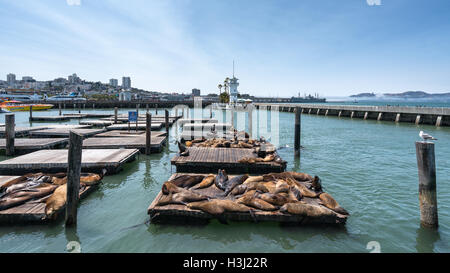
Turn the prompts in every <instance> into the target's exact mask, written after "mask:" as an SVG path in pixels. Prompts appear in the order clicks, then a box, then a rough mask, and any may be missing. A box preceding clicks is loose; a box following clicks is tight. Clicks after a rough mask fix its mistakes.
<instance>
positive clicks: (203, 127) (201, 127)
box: [183, 123, 233, 132]
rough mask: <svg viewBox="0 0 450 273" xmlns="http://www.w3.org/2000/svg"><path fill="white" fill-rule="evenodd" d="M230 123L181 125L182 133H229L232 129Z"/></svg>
mask: <svg viewBox="0 0 450 273" xmlns="http://www.w3.org/2000/svg"><path fill="white" fill-rule="evenodd" d="M232 127H233V126H232V125H231V124H230V123H186V124H184V125H183V132H189V131H198V132H201V131H211V130H213V129H214V130H215V131H230V130H231V129H232Z"/></svg>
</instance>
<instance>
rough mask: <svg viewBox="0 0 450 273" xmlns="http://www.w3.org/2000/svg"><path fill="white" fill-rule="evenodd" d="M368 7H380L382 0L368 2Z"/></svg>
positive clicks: (368, 0) (369, 0) (367, 0)
mask: <svg viewBox="0 0 450 273" xmlns="http://www.w3.org/2000/svg"><path fill="white" fill-rule="evenodd" d="M366 2H367V5H369V6H380V5H381V0H366Z"/></svg>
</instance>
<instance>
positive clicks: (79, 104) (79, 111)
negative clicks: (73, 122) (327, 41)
mask: <svg viewBox="0 0 450 273" xmlns="http://www.w3.org/2000/svg"><path fill="white" fill-rule="evenodd" d="M78 114H81V103H78Z"/></svg>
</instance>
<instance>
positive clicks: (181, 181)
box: [170, 175, 205, 188]
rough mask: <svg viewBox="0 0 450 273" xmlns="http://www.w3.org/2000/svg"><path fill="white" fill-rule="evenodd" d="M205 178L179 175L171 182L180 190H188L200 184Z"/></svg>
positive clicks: (202, 176)
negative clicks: (180, 188)
mask: <svg viewBox="0 0 450 273" xmlns="http://www.w3.org/2000/svg"><path fill="white" fill-rule="evenodd" d="M204 178H205V176H204V175H181V176H178V177H177V178H175V179H173V180H171V181H170V182H172V183H173V184H174V185H175V186H178V187H182V188H190V187H192V186H194V185H196V184H198V183H200V182H202V181H203V179H204Z"/></svg>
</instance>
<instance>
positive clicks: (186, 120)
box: [177, 118, 219, 126]
mask: <svg viewBox="0 0 450 273" xmlns="http://www.w3.org/2000/svg"><path fill="white" fill-rule="evenodd" d="M177 123H178V124H179V125H180V126H183V125H184V124H186V123H219V121H218V120H217V119H214V118H182V119H179V120H177Z"/></svg>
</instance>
